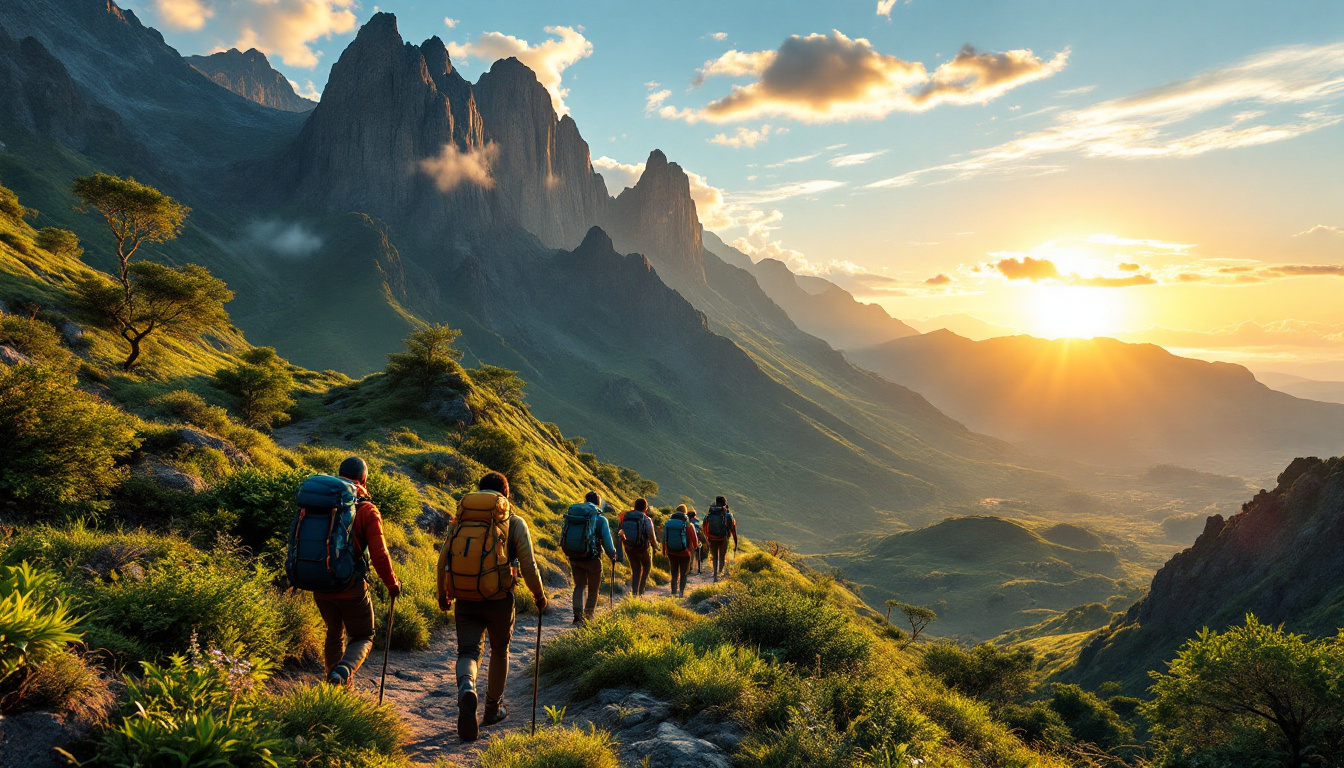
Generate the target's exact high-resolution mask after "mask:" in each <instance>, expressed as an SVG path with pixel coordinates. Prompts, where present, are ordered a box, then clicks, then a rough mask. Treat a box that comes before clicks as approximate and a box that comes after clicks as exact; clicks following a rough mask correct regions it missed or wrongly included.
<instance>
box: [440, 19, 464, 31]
mask: <svg viewBox="0 0 1344 768" xmlns="http://www.w3.org/2000/svg"><path fill="white" fill-rule="evenodd" d="M459 23H461V22H459V21H458V20H457V19H454V18H450V17H448V16H444V17H443V25H444V26H445V27H448V28H449V29H457V25H458V24H459Z"/></svg>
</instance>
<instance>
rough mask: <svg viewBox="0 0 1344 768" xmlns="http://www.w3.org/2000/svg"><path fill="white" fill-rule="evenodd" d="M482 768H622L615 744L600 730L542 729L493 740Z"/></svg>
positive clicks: (568, 727)
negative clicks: (530, 733)
mask: <svg viewBox="0 0 1344 768" xmlns="http://www.w3.org/2000/svg"><path fill="white" fill-rule="evenodd" d="M479 764H480V768H621V761H620V758H619V757H618V756H617V754H616V741H615V739H613V738H612V737H611V735H610V734H608V733H606V732H605V731H600V730H584V729H582V728H575V727H573V726H557V727H551V728H543V729H541V730H540V731H538V732H537V735H535V736H531V735H528V734H525V733H507V734H504V735H503V736H496V737H495V738H492V739H491V740H490V744H489V746H487V747H486V748H485V750H484V751H483V752H481V756H480V763H479Z"/></svg>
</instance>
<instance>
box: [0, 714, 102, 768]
mask: <svg viewBox="0 0 1344 768" xmlns="http://www.w3.org/2000/svg"><path fill="white" fill-rule="evenodd" d="M89 734H90V729H89V726H87V725H83V724H81V723H77V722H67V721H66V719H65V718H64V717H62V716H61V715H58V714H55V713H53V712H22V713H20V714H17V715H4V716H0V768H48V766H50V767H51V768H55V767H56V766H62V765H69V763H68V762H67V761H66V759H65V758H64V757H62V756H61V754H60V753H59V752H57V751H56V749H57V748H58V747H59V748H61V749H65V750H73V749H74V748H75V746H76V745H78V744H79V743H80V742H81V741H84V740H85V739H87V738H88V737H89Z"/></svg>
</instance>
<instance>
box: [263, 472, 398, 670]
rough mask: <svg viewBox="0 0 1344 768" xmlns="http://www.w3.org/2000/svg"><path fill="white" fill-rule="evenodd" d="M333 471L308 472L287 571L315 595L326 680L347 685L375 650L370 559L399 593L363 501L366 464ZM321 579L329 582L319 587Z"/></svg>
mask: <svg viewBox="0 0 1344 768" xmlns="http://www.w3.org/2000/svg"><path fill="white" fill-rule="evenodd" d="M339 474H340V478H339V479H338V478H333V477H331V476H329V475H314V476H313V477H310V478H308V479H307V480H305V481H304V482H303V485H302V486H300V488H299V496H298V501H299V514H298V516H297V517H296V519H295V521H294V530H293V535H292V537H291V543H290V548H289V556H288V559H287V561H286V565H285V569H286V571H287V572H288V573H289V577H290V583H291V584H292V585H294V586H295V587H297V588H299V589H311V590H313V602H314V603H316V604H317V612H318V614H319V615H320V616H321V617H322V622H323V623H324V624H326V627H327V631H326V639H325V641H324V642H323V644H322V658H323V660H324V661H325V662H326V669H327V682H329V683H331V684H332V685H339V686H346V685H349V684H350V680H351V678H353V677H354V676H355V672H357V671H359V667H360V665H361V664H363V663H364V659H365V658H366V657H368V655H369V651H370V650H372V648H373V600H372V599H371V598H370V597H369V590H368V587H367V586H366V585H365V582H366V581H367V579H368V570H369V561H370V560H372V561H373V569H374V571H376V572H377V573H378V578H379V579H381V580H382V582H383V585H384V586H386V587H387V594H388V596H389V597H391V598H392V599H393V600H395V599H397V596H398V595H400V594H401V583H400V582H399V581H397V576H396V574H395V573H393V572H392V558H391V556H389V555H388V552H387V540H386V539H384V538H383V516H382V514H380V513H379V512H378V507H377V506H375V505H374V503H373V500H372V499H370V498H369V490H368V485H367V483H368V479H369V467H368V465H367V464H365V463H364V460H363V459H361V458H359V457H358V456H351V457H350V458H348V459H346V460H345V461H342V462H341V467H340V470H339ZM333 516H334V518H335V519H334V520H333V519H332V517H333ZM305 521H306V522H307V523H309V524H308V525H305ZM333 532H338V533H343V534H344V535H341V536H333V535H332V534H333ZM333 549H334V550H336V552H337V554H336V561H337V564H336V565H335V566H333V565H332V564H331V560H332V558H331V555H330V552H331V551H332V550H333ZM305 555H309V556H305ZM311 555H316V557H313V556H311ZM343 561H344V562H343ZM344 563H348V564H349V565H348V566H347V565H345V564H344ZM346 567H349V568H350V569H351V570H350V574H349V576H348V578H346V579H345V580H342V579H340V578H339V576H340V574H338V571H341V570H342V569H344V568H346ZM324 580H330V581H329V582H328V583H325V584H324V583H323V581H324Z"/></svg>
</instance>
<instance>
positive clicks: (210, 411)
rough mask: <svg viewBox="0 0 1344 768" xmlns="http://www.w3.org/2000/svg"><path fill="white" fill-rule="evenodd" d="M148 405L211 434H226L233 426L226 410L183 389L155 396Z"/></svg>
mask: <svg viewBox="0 0 1344 768" xmlns="http://www.w3.org/2000/svg"><path fill="white" fill-rule="evenodd" d="M150 405H153V406H156V407H157V408H159V410H161V411H163V412H164V413H166V414H167V415H169V416H171V417H172V418H174V419H177V420H178V421H181V422H182V423H184V424H189V425H191V426H193V427H199V428H200V429H203V430H205V431H206V432H210V433H211V434H215V435H219V436H223V435H226V434H228V433H229V431H230V428H231V427H232V426H233V422H231V421H229V412H228V411H226V410H224V409H223V408H220V407H219V406H218V405H211V404H209V403H207V402H206V401H205V398H203V397H201V396H200V395H198V394H196V393H195V392H188V391H187V390H185V389H179V390H177V391H175V392H169V393H168V394H166V395H161V396H159V397H156V398H154V400H152V401H151V402H150Z"/></svg>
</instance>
